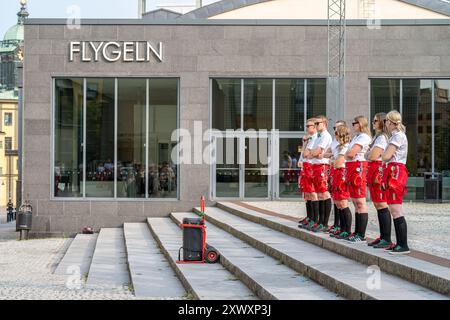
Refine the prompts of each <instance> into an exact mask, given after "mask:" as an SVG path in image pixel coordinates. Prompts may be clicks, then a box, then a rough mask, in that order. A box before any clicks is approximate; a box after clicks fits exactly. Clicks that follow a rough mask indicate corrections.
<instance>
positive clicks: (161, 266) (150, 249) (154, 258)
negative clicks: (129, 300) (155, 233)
mask: <svg viewBox="0 0 450 320" xmlns="http://www.w3.org/2000/svg"><path fill="white" fill-rule="evenodd" d="M123 231H124V236H125V245H126V250H127V259H128V267H129V270H130V276H131V281H132V283H133V288H134V294H135V296H136V297H146V298H165V299H178V300H180V299H182V298H183V296H185V294H186V291H185V290H184V288H183V286H182V285H181V282H180V280H178V278H177V276H176V275H175V273H174V272H173V270H172V268H171V267H170V265H169V263H168V262H167V260H166V259H165V258H164V256H163V254H162V253H161V251H160V250H159V248H158V245H157V244H156V242H155V240H154V239H153V237H152V235H151V233H150V230H149V228H148V225H147V224H146V223H125V224H124V226H123Z"/></svg>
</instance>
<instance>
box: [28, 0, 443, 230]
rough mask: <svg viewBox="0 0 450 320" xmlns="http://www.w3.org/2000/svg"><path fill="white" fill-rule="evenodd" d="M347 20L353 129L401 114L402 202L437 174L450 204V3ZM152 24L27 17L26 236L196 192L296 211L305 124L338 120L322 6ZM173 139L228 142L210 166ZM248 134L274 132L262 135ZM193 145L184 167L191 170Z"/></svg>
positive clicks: (259, 8)
mask: <svg viewBox="0 0 450 320" xmlns="http://www.w3.org/2000/svg"><path fill="white" fill-rule="evenodd" d="M425 3H426V5H425ZM347 10H348V14H347V19H348V20H347V27H346V32H347V52H346V56H347V58H346V68H347V69H346V88H345V93H346V103H345V106H344V110H342V114H343V115H344V120H346V121H347V123H349V124H350V123H351V122H352V119H353V117H355V116H356V115H359V114H362V115H365V116H367V117H371V116H373V115H374V114H375V113H376V112H380V111H390V110H392V109H397V110H399V111H400V112H401V113H402V114H403V118H404V121H405V124H406V127H407V134H408V138H409V154H408V170H409V174H410V175H409V179H408V195H407V197H408V199H411V200H414V201H423V200H424V173H425V172H430V171H431V172H433V171H434V172H438V173H442V174H443V178H444V179H443V180H444V192H443V198H444V200H446V201H448V200H450V172H449V170H450V144H449V143H448V141H450V130H449V128H450V123H449V121H448V120H449V111H450V100H449V94H448V93H449V90H450V42H449V38H450V5H449V4H448V3H445V2H442V1H440V0H433V1H431V0H430V1H427V2H423V1H414V0H408V1H406V0H375V1H368V0H365V1H357V0H354V1H350V0H349V1H348V5H347ZM158 12H159V13H161V12H162V11H153V12H149V13H147V14H145V15H144V18H143V19H140V20H120V19H119V20H117V21H116V22H113V21H111V20H107V21H102V20H85V21H83V20H82V21H81V23H82V25H81V28H80V29H69V28H67V25H66V21H65V20H64V19H28V20H27V22H26V24H25V52H26V60H25V63H24V81H25V87H24V114H25V121H24V139H23V143H24V148H23V150H24V160H23V189H24V196H25V195H26V197H27V199H28V200H31V201H32V204H33V208H35V213H36V215H35V216H34V218H33V232H35V233H41V234H48V233H59V234H60V233H74V232H78V231H79V230H81V228H82V227H83V226H86V225H89V226H93V227H94V228H95V229H98V228H100V227H117V226H121V225H122V224H123V223H124V222H137V221H145V219H146V217H154V216H167V215H168V214H169V213H170V212H174V211H186V210H187V211H190V210H191V209H192V207H194V206H197V205H198V201H199V200H198V199H199V198H200V195H202V194H203V195H205V197H206V199H207V201H208V202H207V204H213V203H214V202H215V201H223V200H280V199H281V200H283V199H299V194H298V190H297V188H296V185H297V179H296V175H297V174H298V172H296V168H295V167H293V166H292V164H293V163H295V161H294V160H295V159H296V158H297V157H298V150H299V144H300V138H301V137H302V136H303V135H304V134H305V121H306V119H307V118H309V117H311V116H314V115H318V114H324V113H326V112H327V109H329V105H328V99H327V92H328V91H327V61H328V60H327V54H328V50H327V20H326V14H327V0H320V1H318V0H242V1H234V0H222V1H218V2H216V3H213V4H211V5H207V6H204V7H201V8H199V9H196V10H193V11H190V12H188V13H186V14H170V15H164V14H161V15H159V14H158ZM164 19H165V20H164ZM224 19H225V20H224ZM104 46H106V48H105V47H104ZM149 47H150V48H151V49H152V50H146V49H148V48H149ZM70 52H72V54H70ZM96 53H97V54H96ZM195 121H201V123H202V127H201V128H200V130H197V129H196V124H197V123H196V122H195ZM175 129H184V132H188V133H190V134H191V135H192V136H193V134H194V133H195V132H196V130H197V131H200V132H204V131H205V130H206V129H216V130H218V131H220V132H222V133H223V132H227V136H226V137H224V136H223V135H222V136H221V135H220V134H216V133H217V132H218V131H215V133H214V134H211V135H210V136H208V137H207V139H205V140H204V141H203V142H202V141H201V142H202V143H203V144H202V147H203V148H206V147H209V146H212V149H213V150H215V152H212V153H211V155H210V157H211V158H210V159H209V160H210V162H205V161H203V162H202V161H201V160H202V159H200V163H193V164H190V163H179V164H177V163H176V161H175V160H176V157H177V156H179V155H180V153H177V152H176V149H175V153H174V147H175V145H176V144H177V143H178V142H179V141H180V137H179V136H177V135H175V136H172V133H173V131H174V130H175ZM248 129H254V130H256V131H260V132H263V131H265V130H271V129H278V132H277V133H274V132H270V134H269V135H268V136H267V137H266V138H259V137H255V132H249V131H248ZM257 139H259V144H257V145H258V148H259V149H258V155H259V156H261V154H263V155H265V156H267V157H268V158H270V159H272V161H271V162H269V163H268V162H262V161H260V162H257V163H254V161H253V160H254V159H251V157H252V156H253V154H251V153H250V152H248V150H249V146H254V145H255V143H256V142H257V141H256V140H257ZM228 143H231V146H232V147H233V148H229V146H230V145H229V144H228ZM199 149H200V151H199ZM199 149H197V148H195V145H194V144H193V145H192V149H191V150H189V151H188V150H184V151H185V152H183V155H184V156H186V155H189V156H191V159H192V161H194V160H195V156H198V154H200V155H201V152H202V151H203V150H204V149H202V148H199ZM231 151H233V156H239V163H237V161H236V159H235V158H234V157H233V156H232V157H230V153H231ZM171 154H174V155H175V158H174V157H171ZM206 155H208V153H206ZM219 156H221V158H219ZM200 158H201V157H200ZM229 158H231V163H229V162H228V161H229ZM224 159H226V161H225V162H224V161H220V160H224ZM248 160H251V161H248ZM252 162H253V163H252ZM269 172H275V174H273V175H270V174H268V173H269ZM24 198H25V197H24Z"/></svg>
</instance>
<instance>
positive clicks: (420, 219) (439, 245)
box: [245, 201, 450, 259]
mask: <svg viewBox="0 0 450 320" xmlns="http://www.w3.org/2000/svg"><path fill="white" fill-rule="evenodd" d="M245 203H248V204H250V205H252V206H256V207H260V208H263V209H266V210H270V211H274V212H277V213H282V214H286V215H292V216H295V217H303V216H305V215H306V214H305V204H304V202H300V201H298V202H297V201H250V202H248V201H246V202H245ZM350 208H351V209H352V211H353V206H352V205H350ZM404 210H405V217H406V221H407V223H408V236H409V239H408V241H409V244H410V247H411V248H414V249H416V250H420V251H424V252H427V253H429V254H434V255H437V256H440V257H443V258H447V259H450V234H449V230H450V204H449V203H445V204H426V203H415V202H414V203H405V204H404ZM330 221H333V213H332V214H331V218H330ZM353 223H354V222H353ZM392 228H393V226H392ZM378 232H379V231H378V219H377V213H376V210H375V208H374V207H373V205H372V203H369V225H368V231H367V234H368V235H369V236H371V237H376V236H378ZM392 235H393V236H394V239H393V240H394V241H395V232H394V230H392Z"/></svg>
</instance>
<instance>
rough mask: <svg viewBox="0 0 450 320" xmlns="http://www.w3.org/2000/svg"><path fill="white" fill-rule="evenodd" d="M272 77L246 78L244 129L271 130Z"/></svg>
mask: <svg viewBox="0 0 450 320" xmlns="http://www.w3.org/2000/svg"><path fill="white" fill-rule="evenodd" d="M272 84H273V81H272V79H244V130H248V129H254V130H261V129H266V130H271V129H272V109H273V108H272V106H273V99H272V97H273V95H272V94H273V90H272Z"/></svg>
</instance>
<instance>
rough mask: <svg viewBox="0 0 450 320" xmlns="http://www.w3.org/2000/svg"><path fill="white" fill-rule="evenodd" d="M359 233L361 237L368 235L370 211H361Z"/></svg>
mask: <svg viewBox="0 0 450 320" xmlns="http://www.w3.org/2000/svg"><path fill="white" fill-rule="evenodd" d="M358 215H359V235H360V236H361V237H363V238H364V237H365V236H366V230H367V222H368V221H369V214H368V213H366V212H365V213H359V214H358Z"/></svg>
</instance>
